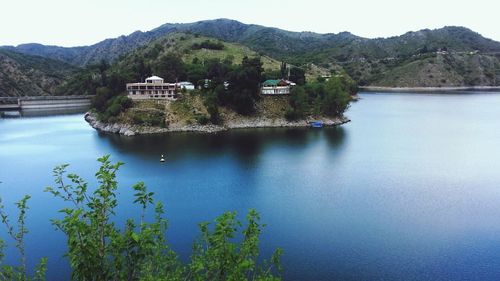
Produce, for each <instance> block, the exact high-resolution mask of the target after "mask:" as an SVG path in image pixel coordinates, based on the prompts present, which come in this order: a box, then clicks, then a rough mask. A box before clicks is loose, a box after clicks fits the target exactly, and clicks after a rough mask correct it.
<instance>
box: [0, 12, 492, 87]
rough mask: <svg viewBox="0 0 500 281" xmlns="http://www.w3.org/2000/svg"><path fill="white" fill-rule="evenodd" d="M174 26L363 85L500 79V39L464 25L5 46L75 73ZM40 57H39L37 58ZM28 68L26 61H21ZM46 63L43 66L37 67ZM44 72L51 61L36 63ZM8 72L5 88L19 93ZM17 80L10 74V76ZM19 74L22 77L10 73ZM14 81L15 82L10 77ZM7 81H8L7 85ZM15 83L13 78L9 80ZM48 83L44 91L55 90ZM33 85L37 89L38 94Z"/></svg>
mask: <svg viewBox="0 0 500 281" xmlns="http://www.w3.org/2000/svg"><path fill="white" fill-rule="evenodd" d="M172 33H188V34H189V33H191V34H199V35H203V36H205V37H211V38H215V39H218V40H222V41H225V42H230V43H237V44H239V45H242V46H245V47H247V48H249V49H252V50H253V51H255V52H257V53H259V54H261V55H265V56H268V57H271V58H273V59H276V60H280V61H286V62H287V63H289V64H293V65H296V66H300V67H303V68H306V69H308V68H311V67H320V68H323V69H326V70H329V71H337V70H338V69H339V68H342V69H344V70H345V71H346V72H347V73H348V74H349V75H350V76H352V77H353V78H354V79H355V80H356V81H358V83H359V84H360V85H376V86H399V87H415V86H419V87H425V86H435V87H439V86H475V85H489V86H494V85H500V42H496V41H494V40H491V39H487V38H485V37H483V36H481V35H480V34H478V33H476V32H474V31H472V30H470V29H467V28H464V27H456V26H450V27H443V28H440V29H434V30H429V29H424V30H420V31H416V32H407V33H405V34H403V35H401V36H395V37H390V38H376V39H368V38H363V37H359V36H356V35H353V34H351V33H349V32H341V33H337V34H333V33H328V34H319V33H314V32H292V31H286V30H282V29H278V28H272V27H265V26H260V25H254V24H244V23H241V22H238V21H234V20H229V19H217V20H207V21H199V22H194V23H182V24H171V23H167V24H164V25H162V26H159V27H157V28H155V29H153V30H151V31H147V32H141V31H136V32H134V33H131V34H130V35H127V36H120V37H117V38H113V39H106V40H104V41H101V42H99V43H96V44H94V45H90V46H80V47H59V46H46V45H41V44H22V45H18V46H3V47H1V49H3V52H4V53H5V52H9V53H10V54H12V53H14V52H15V53H17V54H23V55H28V56H38V57H42V58H45V59H49V60H50V61H51V64H50V65H52V63H53V62H60V65H61V66H60V68H61V69H64V71H61V72H60V74H61V75H63V76H64V75H70V74H71V73H72V71H74V68H75V67H78V68H83V67H85V66H87V65H91V64H96V63H98V62H100V61H102V60H106V61H108V62H110V63H112V62H115V61H117V60H119V59H120V58H121V57H123V56H125V55H126V54H128V53H130V52H131V51H133V50H135V49H137V48H138V47H141V46H147V45H148V44H152V42H153V41H155V40H157V39H159V38H162V37H164V36H167V35H169V34H172ZM30 58H32V57H30ZM18 63H19V64H20V65H23V67H24V68H25V69H26V68H30V67H31V66H30V65H27V66H26V65H24V64H23V63H24V62H23V61H22V60H21V61H18ZM37 67H39V68H37ZM32 69H34V70H36V71H40V72H41V73H42V74H43V73H44V71H43V70H44V66H43V65H38V66H33V68H32ZM4 77H5V75H4V76H2V77H0V91H3V93H0V95H17V92H16V94H13V93H12V91H10V90H9V89H8V87H9V86H6V85H5V84H6V83H5V81H4V79H5V78H4ZM9 79H10V78H9ZM10 81H15V79H14V80H13V79H10ZM9 83H10V82H9ZM2 85H3V86H2ZM9 85H10V84H9ZM50 91H51V90H50V89H48V88H47V89H43V92H40V93H41V94H43V93H45V92H50ZM32 92H33V91H30V93H32Z"/></svg>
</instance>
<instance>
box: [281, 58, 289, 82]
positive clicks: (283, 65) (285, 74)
mask: <svg viewBox="0 0 500 281" xmlns="http://www.w3.org/2000/svg"><path fill="white" fill-rule="evenodd" d="M280 75H281V77H280V78H281V79H287V78H288V68H287V66H286V62H284V61H282V62H281V66H280Z"/></svg>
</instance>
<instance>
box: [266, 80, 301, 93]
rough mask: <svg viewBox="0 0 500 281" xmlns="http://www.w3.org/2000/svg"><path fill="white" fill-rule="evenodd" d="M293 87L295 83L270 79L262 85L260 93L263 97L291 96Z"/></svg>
mask: <svg viewBox="0 0 500 281" xmlns="http://www.w3.org/2000/svg"><path fill="white" fill-rule="evenodd" d="M291 86H295V83H293V82H292V81H288V80H285V79H280V80H274V79H269V80H266V81H264V82H263V83H262V87H261V89H260V93H261V94H262V95H288V94H290V87H291Z"/></svg>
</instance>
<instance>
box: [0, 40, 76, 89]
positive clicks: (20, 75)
mask: <svg viewBox="0 0 500 281" xmlns="http://www.w3.org/2000/svg"><path fill="white" fill-rule="evenodd" d="M75 70H76V67H74V66H71V65H69V64H67V63H63V62H60V61H56V60H52V59H47V58H42V57H37V56H30V55H25V54H20V53H16V52H11V51H8V50H2V49H0V97H16V96H39V95H53V94H54V93H55V90H56V88H57V87H58V86H59V85H60V84H61V83H62V82H63V81H65V80H66V79H67V78H68V77H69V76H70V75H71V74H72V73H73V72H74V71H75Z"/></svg>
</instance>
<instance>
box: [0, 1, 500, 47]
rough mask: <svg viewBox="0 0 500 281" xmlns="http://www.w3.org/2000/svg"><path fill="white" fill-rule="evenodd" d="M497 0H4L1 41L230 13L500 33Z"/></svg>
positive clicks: (276, 21) (363, 31)
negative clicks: (446, 27)
mask: <svg viewBox="0 0 500 281" xmlns="http://www.w3.org/2000/svg"><path fill="white" fill-rule="evenodd" d="M496 3H500V1H498V0H496V1H494V0H474V1H461V0H454V1H452V0H416V1H415V0H412V1H406V0H372V1H367V0H365V1H361V0H342V1H337V0H330V1H328V0H302V1H299V0H288V1H272V0H265V1H264V0H244V1H239V0H175V1H172V0H149V1H147V0H145V1H137V0H85V1H84V0H0V10H1V16H0V45H17V44H22V43H32V42H36V43H42V44H50V45H60V46H78V45H89V44H93V43H97V42H99V41H101V40H103V39H106V38H111V37H117V36H119V35H123V34H130V33H132V32H134V31H136V30H142V31H147V30H150V29H153V28H155V27H157V26H159V25H161V24H163V23H167V22H169V23H173V22H193V21H199V20H206V19H215V18H230V19H235V20H239V21H241V22H244V23H254V24H260V25H265V26H273V27H279V28H282V29H287V30H293V31H315V32H320V33H327V32H333V33H337V32H341V31H350V32H352V33H354V34H356V35H358V36H363V37H368V38H374V37H388V36H394V35H400V34H403V33H405V32H406V31H410V30H412V31H415V30H419V29H423V28H439V27H443V26H445V25H461V26H465V27H468V28H470V29H472V30H474V31H477V32H479V33H481V34H483V35H484V36H486V37H488V38H492V39H495V40H497V41H500V16H498V14H499V8H500V4H496Z"/></svg>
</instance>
